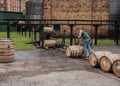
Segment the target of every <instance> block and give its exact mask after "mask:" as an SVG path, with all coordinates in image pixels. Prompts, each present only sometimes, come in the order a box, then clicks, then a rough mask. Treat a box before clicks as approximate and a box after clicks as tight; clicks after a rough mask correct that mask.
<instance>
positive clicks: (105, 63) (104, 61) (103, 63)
mask: <svg viewBox="0 0 120 86" xmlns="http://www.w3.org/2000/svg"><path fill="white" fill-rule="evenodd" d="M117 59H120V56H119V55H118V54H112V55H108V56H103V57H102V58H101V59H100V67H101V69H102V70H103V71H105V72H109V71H112V64H113V62H114V61H115V60H117Z"/></svg>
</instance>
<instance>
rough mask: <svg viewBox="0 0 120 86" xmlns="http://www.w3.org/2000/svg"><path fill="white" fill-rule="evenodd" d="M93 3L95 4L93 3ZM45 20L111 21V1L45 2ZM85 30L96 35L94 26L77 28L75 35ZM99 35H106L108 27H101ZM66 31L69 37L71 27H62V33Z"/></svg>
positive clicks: (45, 0)
mask: <svg viewBox="0 0 120 86" xmlns="http://www.w3.org/2000/svg"><path fill="white" fill-rule="evenodd" d="M92 1H93V2H92ZM43 18H44V19H75V20H78V19H79V20H80V19H84V20H85V19H87V20H89V19H93V20H95V19H96V20H97V19H99V20H107V19H109V0H52V1H51V0H44V16H43ZM80 28H83V29H84V30H85V31H87V32H88V33H89V34H91V33H92V34H94V28H93V27H92V26H76V27H74V33H75V32H77V31H78V30H79V29H80ZM99 28H100V30H99V34H101V35H105V36H106V34H107V31H108V26H101V27H99ZM64 29H66V32H67V34H68V35H69V32H70V31H69V27H68V26H61V30H60V33H61V34H62V33H63V30H64Z"/></svg>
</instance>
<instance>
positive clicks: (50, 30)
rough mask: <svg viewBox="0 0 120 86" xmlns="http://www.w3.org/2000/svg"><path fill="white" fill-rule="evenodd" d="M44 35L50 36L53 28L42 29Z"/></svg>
mask: <svg viewBox="0 0 120 86" xmlns="http://www.w3.org/2000/svg"><path fill="white" fill-rule="evenodd" d="M44 33H46V34H52V33H53V27H44Z"/></svg>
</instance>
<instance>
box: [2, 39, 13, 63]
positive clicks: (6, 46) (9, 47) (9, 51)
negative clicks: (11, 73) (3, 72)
mask: <svg viewBox="0 0 120 86" xmlns="http://www.w3.org/2000/svg"><path fill="white" fill-rule="evenodd" d="M13 59H14V41H13V40H12V39H0V62H10V61H12V60H13Z"/></svg>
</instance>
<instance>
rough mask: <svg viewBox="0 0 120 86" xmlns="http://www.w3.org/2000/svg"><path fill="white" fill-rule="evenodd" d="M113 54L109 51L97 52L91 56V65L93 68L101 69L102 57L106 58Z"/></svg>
mask: <svg viewBox="0 0 120 86" xmlns="http://www.w3.org/2000/svg"><path fill="white" fill-rule="evenodd" d="M109 54H112V53H111V52H108V51H97V52H94V53H91V54H90V55H89V63H90V65H91V66H92V67H99V66H100V58H102V56H106V55H109Z"/></svg>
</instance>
